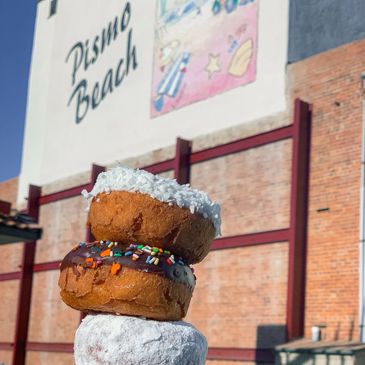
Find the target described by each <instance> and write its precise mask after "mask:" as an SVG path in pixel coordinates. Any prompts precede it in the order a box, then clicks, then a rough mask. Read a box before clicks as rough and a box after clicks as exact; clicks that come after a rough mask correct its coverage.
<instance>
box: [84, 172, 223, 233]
mask: <svg viewBox="0 0 365 365" xmlns="http://www.w3.org/2000/svg"><path fill="white" fill-rule="evenodd" d="M118 190H119V191H120V190H124V191H131V192H138V193H143V194H148V195H149V196H151V197H152V198H154V199H157V200H160V201H162V202H165V203H168V204H170V205H173V204H175V205H178V206H179V207H180V208H187V209H189V210H190V212H191V213H192V214H193V213H195V212H196V213H199V214H201V215H202V216H203V217H204V218H207V219H210V220H211V221H212V223H213V225H214V228H215V232H216V236H218V235H220V225H221V217H220V206H219V204H218V203H216V202H213V201H212V200H210V199H209V197H208V194H207V193H205V192H203V191H200V190H197V189H193V188H192V187H191V186H190V184H186V185H180V184H178V183H177V182H176V180H172V179H165V178H163V177H161V176H158V175H153V174H151V173H149V172H147V171H144V170H138V169H137V170H134V169H130V168H127V167H123V166H119V167H116V168H113V169H111V170H109V171H106V172H102V173H101V174H99V176H98V178H97V180H96V183H95V185H94V187H93V189H92V190H91V191H90V192H87V191H86V190H83V191H82V192H81V193H82V195H83V196H84V197H85V199H86V200H87V201H88V204H89V206H90V203H91V201H92V199H93V198H94V197H96V196H97V195H98V194H99V193H110V192H111V191H118Z"/></svg>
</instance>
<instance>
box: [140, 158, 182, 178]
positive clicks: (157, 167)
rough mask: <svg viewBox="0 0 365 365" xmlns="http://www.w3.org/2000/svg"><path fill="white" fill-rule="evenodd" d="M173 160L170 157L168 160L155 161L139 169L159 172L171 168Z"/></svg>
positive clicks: (153, 172)
mask: <svg viewBox="0 0 365 365" xmlns="http://www.w3.org/2000/svg"><path fill="white" fill-rule="evenodd" d="M174 162H175V159H174V158H172V159H170V160H166V161H162V162H157V163H154V164H152V165H147V166H144V167H141V170H146V171H148V172H150V173H152V174H159V173H161V172H166V171H169V170H173V168H174Z"/></svg>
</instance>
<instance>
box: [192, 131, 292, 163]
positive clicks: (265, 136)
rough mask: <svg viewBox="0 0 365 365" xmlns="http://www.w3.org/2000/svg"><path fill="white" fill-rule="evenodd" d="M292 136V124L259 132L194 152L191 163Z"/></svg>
mask: <svg viewBox="0 0 365 365" xmlns="http://www.w3.org/2000/svg"><path fill="white" fill-rule="evenodd" d="M291 136H292V126H291V125H290V126H287V127H282V128H278V129H275V130H273V131H269V132H265V133H261V134H257V135H255V136H251V137H247V138H243V139H240V140H238V141H235V142H230V143H226V144H222V145H220V146H216V147H212V148H207V149H205V150H202V151H197V152H193V153H192V154H191V158H190V164H194V163H198V162H203V161H207V160H211V159H213V158H217V157H222V156H225V155H229V154H231V153H237V152H241V151H245V150H248V149H250V148H256V147H260V146H263V145H265V144H268V143H273V142H278V141H281V140H284V139H288V138H290V137H291Z"/></svg>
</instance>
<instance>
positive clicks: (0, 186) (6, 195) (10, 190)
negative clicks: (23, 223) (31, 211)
mask: <svg viewBox="0 0 365 365" xmlns="http://www.w3.org/2000/svg"><path fill="white" fill-rule="evenodd" d="M17 193H18V178H17V177H14V178H13V179H9V180H5V181H2V182H0V200H5V201H7V202H10V203H11V204H12V205H15V204H16V198H17Z"/></svg>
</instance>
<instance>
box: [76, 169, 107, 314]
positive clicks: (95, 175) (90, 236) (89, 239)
mask: <svg viewBox="0 0 365 365" xmlns="http://www.w3.org/2000/svg"><path fill="white" fill-rule="evenodd" d="M104 171H105V167H104V166H99V165H95V164H93V165H92V167H91V181H90V185H94V184H95V183H96V179H97V178H98V175H99V174H100V173H101V172H104ZM94 240H95V238H94V236H93V234H92V233H91V229H90V226H89V225H88V226H87V227H86V237H85V241H86V242H93V241H94ZM85 316H86V313H84V312H81V313H80V321H82V320H83V318H85Z"/></svg>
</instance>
